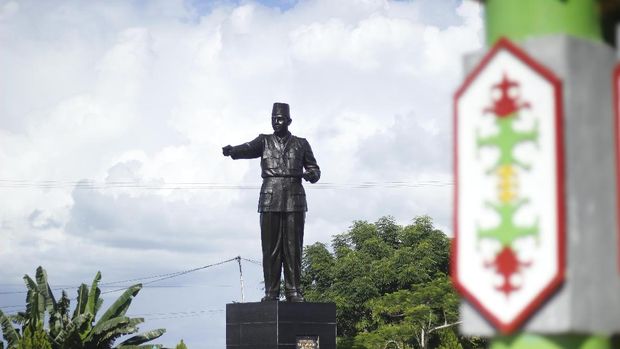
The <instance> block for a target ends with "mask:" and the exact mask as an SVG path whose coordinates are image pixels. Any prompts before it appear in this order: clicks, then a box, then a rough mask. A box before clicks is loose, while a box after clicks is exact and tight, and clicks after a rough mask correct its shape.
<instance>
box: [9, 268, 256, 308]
mask: <svg viewBox="0 0 620 349" xmlns="http://www.w3.org/2000/svg"><path fill="white" fill-rule="evenodd" d="M238 258H240V259H243V260H246V261H248V262H251V263H254V264H258V265H261V264H260V262H257V261H254V260H251V259H246V258H241V257H234V258H230V259H227V260H223V261H220V262H216V263H212V264H207V265H203V266H200V267H196V268H192V269H187V270H181V271H177V272H173V273H166V274H157V275H151V276H143V277H137V278H132V279H125V280H118V281H111V282H106V283H101V284H100V286H102V287H109V286H114V285H118V284H121V283H127V282H136V281H143V280H151V281H147V282H143V283H142V286H143V287H145V286H147V287H152V286H149V285H152V284H153V283H156V282H160V281H163V280H168V279H172V278H175V277H178V276H181V275H185V274H189V273H193V272H196V271H199V270H203V269H207V268H211V267H215V266H218V265H222V264H225V263H229V262H232V261H236V260H237V259H238ZM78 287H79V286H72V287H53V288H52V291H58V290H64V289H65V288H78ZM129 287H130V286H129ZM129 287H125V286H124V285H123V286H122V287H120V286H118V288H116V289H113V290H108V291H104V292H101V294H107V293H113V292H119V291H124V290H126V289H127V288H129ZM25 293H28V291H3V292H0V295H11V294H25ZM13 307H17V306H13V305H9V306H0V309H7V308H13Z"/></svg>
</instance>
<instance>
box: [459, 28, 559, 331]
mask: <svg viewBox="0 0 620 349" xmlns="http://www.w3.org/2000/svg"><path fill="white" fill-rule="evenodd" d="M561 98H562V85H561V82H560V80H559V79H558V78H557V77H556V76H555V75H554V74H553V73H552V72H551V71H550V70H548V69H547V68H545V67H543V66H542V65H541V64H539V63H537V62H536V61H535V60H534V59H533V58H531V57H530V56H529V55H528V54H527V53H525V52H524V51H522V50H521V49H520V48H518V47H517V46H516V45H514V44H512V43H510V42H509V41H508V40H506V39H501V40H500V41H498V43H497V44H496V45H495V46H494V47H493V48H492V49H491V50H490V51H489V52H488V53H487V55H486V56H485V57H484V58H483V60H482V61H481V62H480V64H479V65H478V66H477V67H476V68H475V69H474V70H473V71H472V72H471V74H469V76H468V77H467V78H466V80H465V82H464V83H463V85H462V86H461V87H460V88H459V90H458V91H457V93H456V94H455V98H454V137H455V143H454V153H455V158H454V171H455V197H454V231H455V240H454V248H453V256H452V278H453V281H454V283H455V285H456V287H457V289H458V290H459V291H460V292H461V294H462V295H463V296H464V297H465V298H466V299H467V300H468V301H469V302H470V303H472V304H473V305H474V307H476V308H477V309H478V311H479V312H481V313H482V314H483V315H484V316H485V317H486V318H487V319H488V320H489V321H490V322H491V323H492V324H493V325H494V326H495V327H496V328H498V329H499V330H500V331H502V332H504V333H508V332H512V331H513V330H515V329H517V328H518V327H519V326H520V325H521V324H522V323H523V321H524V320H526V319H527V318H528V317H529V316H530V315H531V314H532V313H533V312H535V311H536V310H537V309H538V308H539V307H540V306H541V304H542V303H543V301H545V300H546V299H547V298H548V297H549V296H550V295H551V293H552V292H553V291H554V290H555V289H556V288H557V287H558V286H559V285H560V284H561V282H562V281H563V278H564V206H563V205H564V194H563V188H564V185H563V178H564V176H563V170H564V166H563V140H562V131H563V130H562V114H563V113H562V101H561Z"/></svg>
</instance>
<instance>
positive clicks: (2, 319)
mask: <svg viewBox="0 0 620 349" xmlns="http://www.w3.org/2000/svg"><path fill="white" fill-rule="evenodd" d="M0 328H2V337H3V338H4V340H5V341H6V342H7V345H8V347H7V348H8V349H13V348H17V342H19V333H17V331H16V330H15V328H14V327H13V324H12V323H11V320H9V318H8V317H7V316H6V315H4V313H3V312H2V310H0Z"/></svg>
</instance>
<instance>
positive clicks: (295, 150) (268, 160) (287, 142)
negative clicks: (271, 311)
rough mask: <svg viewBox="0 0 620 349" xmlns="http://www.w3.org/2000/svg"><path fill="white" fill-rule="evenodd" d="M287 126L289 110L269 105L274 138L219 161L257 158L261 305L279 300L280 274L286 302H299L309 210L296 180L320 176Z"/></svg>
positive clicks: (227, 152) (231, 151)
mask: <svg viewBox="0 0 620 349" xmlns="http://www.w3.org/2000/svg"><path fill="white" fill-rule="evenodd" d="M291 121H292V119H291V116H290V111H289V106H288V104H286V103H274V104H273V110H272V112H271V126H272V128H273V131H274V132H273V134H270V135H267V134H260V135H259V136H258V137H256V139H254V140H252V141H250V142H248V143H244V144H241V145H238V146H235V147H233V146H230V145H227V146H225V147H223V148H222V152H223V154H224V156H230V157H232V158H233V159H234V160H236V159H253V158H258V157H260V158H261V161H260V166H261V170H262V173H261V177H262V178H263V185H262V187H261V190H260V196H259V199H258V212H259V213H260V230H261V242H262V249H263V275H264V277H265V297H263V299H262V301H263V302H265V301H277V300H278V299H279V297H280V271H281V269H284V285H285V296H286V300H287V301H289V302H303V301H304V298H303V296H302V293H301V288H300V283H301V254H302V247H303V238H304V223H305V219H306V211H307V210H308V208H307V205H306V193H305V191H304V187H303V186H302V185H301V179H302V178H303V179H304V180H306V181H309V182H310V183H316V182H317V181H318V180H319V178H320V177H321V170H320V169H319V165H317V163H316V159H315V158H314V154H312V149H311V148H310V144H309V143H308V141H307V140H305V139H304V138H300V137H296V136H293V135H292V134H291V133H290V132H289V130H288V127H289V125H290V124H291ZM304 169H305V170H306V172H304Z"/></svg>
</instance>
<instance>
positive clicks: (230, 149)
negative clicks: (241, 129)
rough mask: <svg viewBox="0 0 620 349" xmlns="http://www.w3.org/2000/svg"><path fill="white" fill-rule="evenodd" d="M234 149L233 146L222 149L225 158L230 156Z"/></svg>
mask: <svg viewBox="0 0 620 349" xmlns="http://www.w3.org/2000/svg"><path fill="white" fill-rule="evenodd" d="M232 149H233V147H232V145H230V144H229V145H227V146H225V147H223V148H222V154H224V156H230V152H231V151H232Z"/></svg>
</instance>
